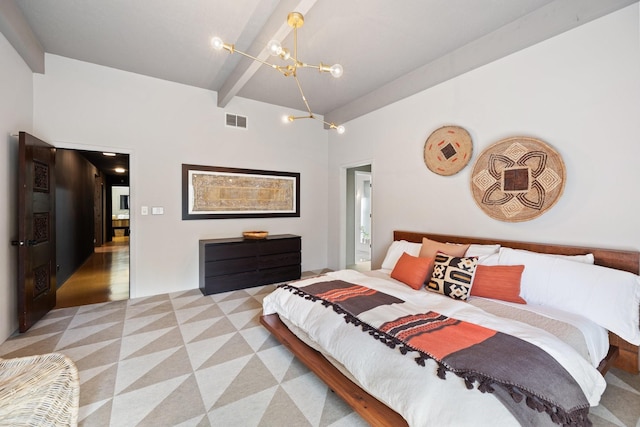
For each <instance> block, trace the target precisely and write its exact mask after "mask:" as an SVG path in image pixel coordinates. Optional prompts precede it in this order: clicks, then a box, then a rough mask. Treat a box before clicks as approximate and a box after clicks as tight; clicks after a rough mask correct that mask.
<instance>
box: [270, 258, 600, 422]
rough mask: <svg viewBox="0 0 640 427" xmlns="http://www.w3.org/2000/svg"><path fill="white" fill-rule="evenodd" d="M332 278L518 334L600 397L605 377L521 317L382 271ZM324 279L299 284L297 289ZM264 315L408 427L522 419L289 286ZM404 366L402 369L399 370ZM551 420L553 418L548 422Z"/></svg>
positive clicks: (591, 397) (592, 397)
mask: <svg viewBox="0 0 640 427" xmlns="http://www.w3.org/2000/svg"><path fill="white" fill-rule="evenodd" d="M327 276H329V278H330V279H338V280H344V281H347V282H352V283H358V284H361V285H364V286H367V287H370V288H373V289H377V290H379V291H381V292H385V293H387V294H390V295H394V296H397V297H399V298H402V299H404V300H409V301H412V303H413V304H418V305H420V307H429V309H430V310H434V311H437V312H440V313H442V314H445V315H447V316H451V317H455V318H458V319H460V320H465V321H470V322H475V323H481V324H483V325H484V326H486V327H489V328H492V329H495V330H498V331H502V332H505V333H509V334H511V335H515V336H518V337H520V338H522V339H524V340H526V341H529V342H531V343H533V344H535V345H538V346H541V347H543V348H545V349H546V351H547V352H548V353H550V354H551V355H552V356H554V357H555V358H556V359H557V360H558V361H559V362H560V363H561V364H562V365H563V366H564V367H565V369H567V371H569V372H570V373H571V374H572V375H573V376H574V377H575V378H576V380H577V382H578V384H580V387H581V388H582V390H583V392H584V394H585V396H586V398H587V400H588V401H589V403H590V405H591V406H595V405H597V404H598V403H599V399H600V396H601V394H602V392H603V391H604V388H605V386H606V383H605V381H604V378H603V377H602V376H601V375H600V373H599V372H598V371H597V370H596V369H595V368H593V366H591V365H590V363H589V362H587V361H586V360H584V359H583V358H582V357H580V356H579V355H577V353H576V352H575V351H574V350H573V349H572V348H571V347H569V346H568V345H566V344H564V343H562V342H561V341H559V340H558V339H557V338H556V337H554V336H553V335H551V334H548V333H546V332H545V331H541V330H539V329H537V328H533V327H530V326H529V325H524V324H519V322H513V321H510V322H504V321H501V320H500V318H498V317H497V316H493V315H490V314H488V313H486V312H484V311H482V310H480V309H478V308H476V307H473V306H472V305H470V304H464V303H461V302H460V301H454V300H452V299H449V298H446V297H443V296H440V295H436V294H433V293H429V292H424V291H422V292H421V291H415V290H413V289H411V288H409V287H407V286H404V285H398V284H397V283H394V282H393V281H390V280H385V279H384V278H382V277H371V276H366V275H364V274H361V273H358V272H356V271H352V270H342V271H339V272H333V273H328V274H327ZM323 280H327V278H323V277H320V278H311V279H306V280H303V281H300V282H298V283H297V284H296V285H297V286H299V287H302V286H304V285H305V284H310V283H314V282H317V281H323ZM263 309H264V314H272V313H278V314H279V315H280V316H282V317H285V318H286V319H288V321H290V322H291V323H293V324H294V325H296V326H297V327H299V328H302V329H303V330H304V331H305V332H306V334H307V335H308V337H309V338H310V339H311V340H313V341H314V342H315V343H317V344H318V345H319V346H320V347H321V348H323V349H324V352H326V353H327V354H328V355H330V356H331V357H333V358H335V359H336V360H337V361H338V362H340V363H341V364H342V365H343V366H344V367H345V368H346V369H347V370H348V371H349V372H350V373H351V375H353V376H354V377H355V378H356V379H357V381H358V382H359V383H360V384H361V385H362V386H363V388H364V389H365V390H367V391H368V392H369V393H371V394H372V395H373V396H375V397H376V398H378V399H379V400H381V401H382V402H384V403H386V404H387V405H388V406H389V407H391V408H392V409H394V410H395V411H396V412H398V413H400V414H401V415H402V416H403V417H404V418H405V419H406V420H407V422H408V423H409V425H411V426H426V425H462V426H465V425H494V426H510V425H518V422H517V421H516V420H515V418H514V417H513V416H512V415H511V414H510V412H509V411H508V410H507V409H506V408H505V406H504V405H502V404H501V403H500V402H499V401H498V400H497V399H496V398H495V397H494V396H492V395H491V394H485V393H481V392H480V391H478V390H475V389H474V390H467V389H466V387H465V385H464V380H462V379H461V378H458V377H457V376H456V375H454V374H451V373H449V374H448V375H447V379H446V380H441V379H439V378H438V377H437V376H436V375H435V372H436V369H437V364H436V362H434V361H433V360H428V361H427V366H426V367H421V366H419V365H418V364H416V363H415V362H414V360H413V358H412V357H407V356H403V355H401V354H400V352H399V351H397V350H393V349H389V348H388V347H386V346H384V345H381V344H380V343H379V342H377V341H376V340H374V339H372V338H371V337H370V336H369V335H368V334H364V333H362V332H361V331H360V330H359V329H358V328H356V327H354V326H353V325H349V324H346V323H345V322H344V320H343V319H342V317H341V316H337V315H330V316H327V312H328V310H327V308H326V307H323V306H322V305H321V304H314V303H312V302H310V301H308V300H305V299H304V298H300V297H299V296H295V295H293V294H292V293H291V292H289V291H287V290H284V289H278V290H276V291H274V293H272V294H270V295H269V296H267V297H266V298H265V299H264V302H263ZM399 367H401V368H399ZM549 424H551V422H550V420H549Z"/></svg>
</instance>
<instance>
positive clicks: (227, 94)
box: [218, 0, 317, 108]
mask: <svg viewBox="0 0 640 427" xmlns="http://www.w3.org/2000/svg"><path fill="white" fill-rule="evenodd" d="M316 1H317V0H283V1H280V3H279V4H278V5H277V7H275V8H274V9H273V12H272V14H271V16H270V17H269V19H268V20H267V22H266V23H265V25H264V27H263V29H262V31H261V32H260V34H258V35H257V36H256V37H253V38H252V39H253V43H252V44H251V46H250V47H249V48H248V49H247V50H246V52H247V53H249V54H251V55H252V56H255V57H256V58H258V59H260V60H262V61H266V60H267V59H268V57H269V52H268V51H267V49H266V42H265V40H266V41H267V42H268V41H269V40H279V41H282V40H284V38H285V37H287V35H289V33H290V32H291V31H293V29H292V28H291V27H290V26H289V25H287V22H286V21H287V15H288V14H289V12H294V11H295V12H300V13H302V14H303V15H305V14H306V13H307V12H309V10H311V8H312V7H313V5H314V4H315V3H316ZM260 3H261V4H262V3H263V2H260ZM259 9H260V7H258V8H257V9H256V11H255V12H254V15H253V16H260V14H259V13H256V12H257V11H258V10H259ZM262 13H263V14H264V12H262ZM252 19H253V18H252ZM225 42H226V40H225ZM241 50H243V49H241ZM238 56H240V55H238ZM261 66H262V64H260V63H259V62H256V61H251V60H249V59H245V58H242V59H240V58H239V60H238V62H237V65H236V67H235V68H234V69H233V71H231V72H230V74H229V76H228V77H227V78H226V79H225V81H224V83H223V84H222V86H221V87H220V90H219V91H218V107H220V108H224V107H225V106H226V105H227V104H228V103H229V102H230V101H231V100H232V99H233V97H234V96H236V95H237V94H238V92H240V91H241V90H242V88H243V87H244V85H246V84H247V82H248V81H249V80H251V78H252V77H253V75H254V74H255V73H256V72H257V71H258V69H259V68H260V67H261Z"/></svg>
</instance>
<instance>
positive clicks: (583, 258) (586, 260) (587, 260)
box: [544, 254, 595, 264]
mask: <svg viewBox="0 0 640 427" xmlns="http://www.w3.org/2000/svg"><path fill="white" fill-rule="evenodd" d="M544 255H547V256H553V257H556V258H563V259H566V260H568V261H573V262H581V263H583V264H593V263H594V262H595V259H594V258H593V254H585V255H558V254H544Z"/></svg>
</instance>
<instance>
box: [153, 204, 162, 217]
mask: <svg viewBox="0 0 640 427" xmlns="http://www.w3.org/2000/svg"><path fill="white" fill-rule="evenodd" d="M163 214H164V208H163V207H162V206H154V207H152V208H151V215H163Z"/></svg>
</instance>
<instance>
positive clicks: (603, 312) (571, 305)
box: [499, 248, 640, 345]
mask: <svg viewBox="0 0 640 427" xmlns="http://www.w3.org/2000/svg"><path fill="white" fill-rule="evenodd" d="M499 263H500V264H501V265H519V264H524V266H525V269H524V271H523V272H522V281H521V284H520V296H521V297H522V298H524V299H525V300H526V301H527V303H528V304H540V305H545V306H549V307H555V308H558V309H560V310H565V311H568V312H571V313H575V314H580V315H582V316H585V317H587V318H589V319H591V320H593V321H594V322H596V323H597V324H599V325H600V326H602V327H604V328H607V329H608V330H610V331H611V332H614V333H616V334H618V335H619V336H620V337H621V338H623V339H625V340H627V341H629V342H630V343H632V344H634V345H640V326H639V324H640V314H639V313H638V307H639V306H640V277H639V276H637V275H635V274H632V273H628V272H626V271H621V270H615V269H612V268H606V267H602V266H599V265H592V264H585V263H581V262H575V261H569V260H568V259H566V258H558V257H551V256H548V255H541V254H537V253H535V252H528V251H522V250H516V249H510V248H501V249H500V258H499Z"/></svg>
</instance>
